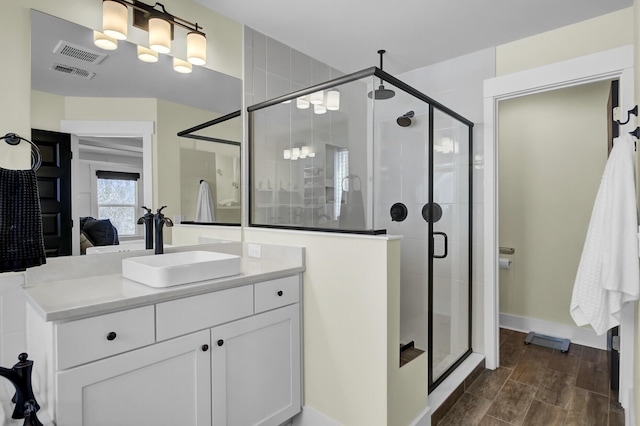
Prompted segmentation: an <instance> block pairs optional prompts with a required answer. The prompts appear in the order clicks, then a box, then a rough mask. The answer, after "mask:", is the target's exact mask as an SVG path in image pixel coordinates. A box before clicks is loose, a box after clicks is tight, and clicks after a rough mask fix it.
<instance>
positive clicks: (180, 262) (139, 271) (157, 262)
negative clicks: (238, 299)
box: [122, 251, 241, 287]
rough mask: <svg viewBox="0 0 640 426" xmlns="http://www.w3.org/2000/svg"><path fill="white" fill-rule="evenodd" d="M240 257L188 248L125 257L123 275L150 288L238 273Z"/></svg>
mask: <svg viewBox="0 0 640 426" xmlns="http://www.w3.org/2000/svg"><path fill="white" fill-rule="evenodd" d="M240 263H241V262H240V256H236V255H233V254H226V253H216V252H211V251H185V252H181V253H166V254H157V255H153V256H140V257H131V258H128V259H123V260H122V276H123V277H124V278H127V279H130V280H133V281H137V282H139V283H142V284H145V285H148V286H150V287H171V286H174V285H180V284H187V283H194V282H197V281H204V280H212V279H215V278H221V277H228V276H231V275H238V274H239V273H240Z"/></svg>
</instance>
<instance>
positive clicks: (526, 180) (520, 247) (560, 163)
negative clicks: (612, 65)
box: [498, 81, 611, 325]
mask: <svg viewBox="0 0 640 426" xmlns="http://www.w3.org/2000/svg"><path fill="white" fill-rule="evenodd" d="M610 85H611V84H610V82H606V81H605V82H599V83H592V84H588V85H582V86H576V87H571V88H566V89H561V90H555V91H550V92H545V93H540V94H535V95H529V96H525V97H520V98H515V99H509V100H506V101H502V102H500V105H499V118H498V120H499V135H498V138H499V139H498V140H499V142H498V144H499V166H498V167H499V170H500V173H499V182H498V187H499V195H498V197H499V198H498V199H499V204H500V207H499V217H500V224H499V235H500V246H502V247H513V248H515V254H514V255H513V256H503V257H507V258H511V259H512V260H513V263H512V265H511V268H510V269H508V270H500V312H501V313H507V314H511V315H516V316H520V317H526V318H535V319H540V320H545V321H551V322H555V323H560V324H567V325H575V324H574V322H573V320H572V319H571V316H570V315H569V305H570V302H571V292H572V290H573V282H574V280H575V274H576V271H577V270H578V263H579V261H580V255H581V253H582V246H583V244H584V239H585V236H586V232H587V228H588V226H589V219H590V217H591V210H592V208H593V202H594V200H595V196H596V192H597V190H598V186H599V184H600V178H601V176H602V172H603V170H604V165H605V162H606V159H607V99H608V96H609V90H610Z"/></svg>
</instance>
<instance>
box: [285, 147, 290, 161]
mask: <svg viewBox="0 0 640 426" xmlns="http://www.w3.org/2000/svg"><path fill="white" fill-rule="evenodd" d="M284 159H285V160H291V150H290V149H285V150H284Z"/></svg>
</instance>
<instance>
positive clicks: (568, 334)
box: [500, 314, 607, 350]
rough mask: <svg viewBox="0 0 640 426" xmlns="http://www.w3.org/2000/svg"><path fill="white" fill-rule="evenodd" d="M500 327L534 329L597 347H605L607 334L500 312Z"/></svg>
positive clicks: (526, 331)
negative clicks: (599, 334) (598, 333)
mask: <svg viewBox="0 0 640 426" xmlns="http://www.w3.org/2000/svg"><path fill="white" fill-rule="evenodd" d="M500 327H503V328H508V329H510V330H516V331H520V332H522V333H528V332H530V331H534V332H536V333H538V334H544V335H546V336H554V337H561V338H563V339H569V340H570V341H571V343H575V344H577V345H583V346H590V347H592V348H597V349H604V350H606V349H607V336H606V335H603V336H598V335H597V334H596V332H595V331H593V330H592V329H590V328H582V327H577V326H571V325H567V324H559V323H555V322H551V321H544V320H539V319H535V318H526V317H520V316H516V315H510V314H500Z"/></svg>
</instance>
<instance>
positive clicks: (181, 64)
mask: <svg viewBox="0 0 640 426" xmlns="http://www.w3.org/2000/svg"><path fill="white" fill-rule="evenodd" d="M192 68H193V65H191V62H187V61H183V60H182V59H178V58H173V69H174V70H176V71H177V72H179V73H181V74H189V73H190V72H191V71H192Z"/></svg>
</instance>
